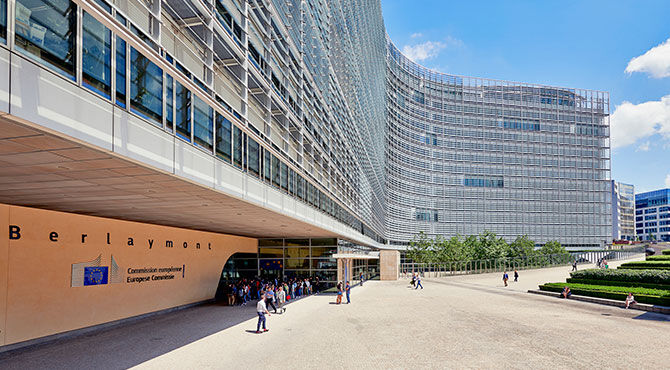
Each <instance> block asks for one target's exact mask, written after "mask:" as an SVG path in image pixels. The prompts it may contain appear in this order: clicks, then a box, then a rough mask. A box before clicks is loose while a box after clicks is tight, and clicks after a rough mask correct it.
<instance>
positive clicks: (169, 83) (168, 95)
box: [165, 75, 174, 132]
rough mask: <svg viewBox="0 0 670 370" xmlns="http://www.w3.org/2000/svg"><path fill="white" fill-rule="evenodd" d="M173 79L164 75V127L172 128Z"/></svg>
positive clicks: (169, 129)
mask: <svg viewBox="0 0 670 370" xmlns="http://www.w3.org/2000/svg"><path fill="white" fill-rule="evenodd" d="M173 127H174V79H173V78H172V76H170V75H165V129H166V130H168V131H169V132H172V130H174V128H173Z"/></svg>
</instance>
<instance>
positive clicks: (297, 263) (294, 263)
mask: <svg viewBox="0 0 670 370" xmlns="http://www.w3.org/2000/svg"><path fill="white" fill-rule="evenodd" d="M284 267H285V268H287V269H308V268H309V259H308V258H295V259H287V260H286V263H285V264H284Z"/></svg>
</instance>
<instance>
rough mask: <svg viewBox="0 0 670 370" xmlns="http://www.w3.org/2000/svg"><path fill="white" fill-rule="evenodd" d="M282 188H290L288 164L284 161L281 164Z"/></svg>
mask: <svg viewBox="0 0 670 370" xmlns="http://www.w3.org/2000/svg"><path fill="white" fill-rule="evenodd" d="M281 188H282V189H284V190H288V166H287V165H286V163H284V162H282V164H281Z"/></svg>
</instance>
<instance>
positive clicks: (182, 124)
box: [175, 82, 191, 141]
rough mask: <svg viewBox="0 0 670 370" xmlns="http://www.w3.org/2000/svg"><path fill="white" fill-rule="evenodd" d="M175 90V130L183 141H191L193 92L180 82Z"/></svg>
mask: <svg viewBox="0 0 670 370" xmlns="http://www.w3.org/2000/svg"><path fill="white" fill-rule="evenodd" d="M176 84H177V87H176V89H175V108H176V109H175V130H176V131H177V135H178V136H179V137H181V138H182V139H185V140H188V141H191V91H190V90H189V89H187V88H186V87H184V85H182V84H180V83H179V82H177V83H176Z"/></svg>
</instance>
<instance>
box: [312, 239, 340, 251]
mask: <svg viewBox="0 0 670 370" xmlns="http://www.w3.org/2000/svg"><path fill="white" fill-rule="evenodd" d="M324 245H337V239H334V238H320V239H312V246H324ZM312 250H314V248H312Z"/></svg>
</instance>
